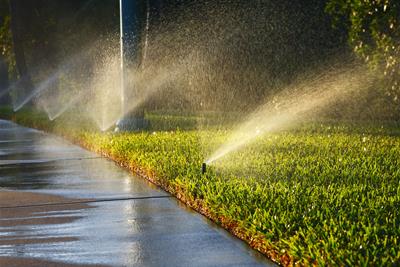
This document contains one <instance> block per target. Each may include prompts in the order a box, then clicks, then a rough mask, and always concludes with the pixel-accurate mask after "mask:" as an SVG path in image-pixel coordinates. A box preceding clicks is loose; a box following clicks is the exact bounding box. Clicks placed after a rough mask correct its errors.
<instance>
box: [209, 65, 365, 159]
mask: <svg viewBox="0 0 400 267" xmlns="http://www.w3.org/2000/svg"><path fill="white" fill-rule="evenodd" d="M372 79H373V75H372V74H371V73H369V72H368V71H367V70H366V69H365V68H363V67H354V68H351V69H349V68H344V69H335V70H330V71H325V72H323V73H321V74H319V75H314V77H308V78H306V79H304V80H303V81H299V82H296V83H295V84H293V85H292V86H290V87H289V88H286V90H284V92H283V93H281V94H279V95H276V96H275V97H274V99H273V100H272V101H269V102H267V103H266V104H265V105H262V106H261V107H259V108H258V109H257V110H256V111H255V112H253V113H252V114H251V115H250V116H248V117H247V118H246V120H245V121H244V122H243V123H241V124H240V125H239V126H238V127H237V128H236V129H235V130H234V131H233V134H232V135H231V136H230V137H229V138H228V141H227V142H226V143H224V144H223V145H222V146H220V147H219V148H218V149H217V150H216V151H215V152H214V153H212V154H211V156H209V157H208V159H207V160H206V163H207V164H212V163H213V162H215V161H217V160H218V159H220V158H222V157H224V156H226V155H228V154H229V153H232V152H234V151H237V150H240V149H241V148H243V147H244V146H246V145H248V144H250V143H252V142H254V141H255V140H256V139H257V137H261V136H263V135H266V134H269V133H273V132H276V131H279V130H284V129H287V128H290V127H293V126H295V125H296V124H298V123H301V122H302V121H304V120H305V119H306V118H310V117H316V116H318V115H319V114H321V113H322V112H323V111H324V110H327V109H329V108H330V107H332V105H333V104H334V103H335V102H337V101H338V100H339V99H345V98H348V97H350V96H351V95H352V94H354V93H356V92H358V91H359V90H361V89H363V88H366V86H367V85H368V84H370V83H371V82H372Z"/></svg>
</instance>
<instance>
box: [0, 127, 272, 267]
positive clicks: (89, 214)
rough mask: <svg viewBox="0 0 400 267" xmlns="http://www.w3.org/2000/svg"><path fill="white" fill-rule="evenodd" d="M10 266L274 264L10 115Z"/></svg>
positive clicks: (5, 169)
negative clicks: (22, 124) (12, 121)
mask: <svg viewBox="0 0 400 267" xmlns="http://www.w3.org/2000/svg"><path fill="white" fill-rule="evenodd" d="M0 265H1V266H3V265H4V266H6V265H7V266H19V265H20V266H25V265H36V266H63V265H64V266H76V265H111V266H265V265H273V263H271V262H269V261H267V260H266V259H265V258H264V257H263V256H262V255H260V254H259V253H257V252H255V251H253V250H252V249H251V248H249V247H248V246H247V245H246V244H244V243H243V242H242V241H240V240H238V239H236V238H234V237H232V236H231V235H230V234H229V233H227V232H226V231H225V230H222V229H220V228H219V227H217V226H216V225H215V224H213V223H212V222H210V221H209V220H207V219H206V218H204V217H203V216H201V215H199V214H197V213H195V212H193V211H192V210H190V209H188V208H186V206H184V205H182V204H181V203H180V202H179V201H177V200H176V199H175V198H173V197H171V196H170V195H168V194H167V193H165V192H164V191H162V190H160V189H158V188H156V187H155V186H154V185H152V184H150V183H148V182H147V181H145V180H143V179H141V178H137V177H134V176H132V175H130V174H129V173H128V172H126V171H125V170H123V169H121V168H119V167H118V166H116V165H115V164H114V163H113V162H111V161H109V160H107V159H104V158H99V156H98V155H96V154H93V153H91V152H88V151H86V150H84V149H82V148H80V147H77V146H74V145H71V144H69V143H67V142H66V141H64V140H62V139H60V138H57V137H54V136H51V135H49V134H45V133H42V132H39V131H36V130H33V129H29V128H24V127H21V126H18V125H16V124H14V123H11V122H8V121H2V120H0Z"/></svg>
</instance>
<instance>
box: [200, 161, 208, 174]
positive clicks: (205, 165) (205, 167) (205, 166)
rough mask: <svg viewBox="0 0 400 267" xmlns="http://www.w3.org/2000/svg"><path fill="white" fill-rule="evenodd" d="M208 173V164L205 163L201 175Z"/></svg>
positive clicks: (202, 165)
mask: <svg viewBox="0 0 400 267" xmlns="http://www.w3.org/2000/svg"><path fill="white" fill-rule="evenodd" d="M206 171H207V164H206V163H205V162H203V164H201V174H205V173H206Z"/></svg>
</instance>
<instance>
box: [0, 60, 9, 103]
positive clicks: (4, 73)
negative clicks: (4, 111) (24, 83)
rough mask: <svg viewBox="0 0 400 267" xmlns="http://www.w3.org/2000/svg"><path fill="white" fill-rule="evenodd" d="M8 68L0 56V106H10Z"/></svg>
mask: <svg viewBox="0 0 400 267" xmlns="http://www.w3.org/2000/svg"><path fill="white" fill-rule="evenodd" d="M8 86H9V80H8V66H7V64H6V62H5V60H4V57H3V56H0V105H10V104H11V99H10V94H9V88H8Z"/></svg>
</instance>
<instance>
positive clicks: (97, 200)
mask: <svg viewBox="0 0 400 267" xmlns="http://www.w3.org/2000/svg"><path fill="white" fill-rule="evenodd" d="M161 198H173V196H147V197H146V196H143V197H126V198H103V199H93V200H83V201H70V202H56V203H39V204H31V205H17V206H4V207H0V209H18V208H32V207H46V206H62V205H75V204H90V203H98V202H115V201H127V200H145V199H161Z"/></svg>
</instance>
